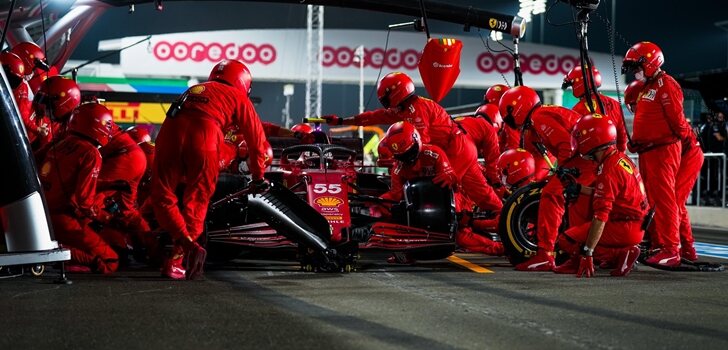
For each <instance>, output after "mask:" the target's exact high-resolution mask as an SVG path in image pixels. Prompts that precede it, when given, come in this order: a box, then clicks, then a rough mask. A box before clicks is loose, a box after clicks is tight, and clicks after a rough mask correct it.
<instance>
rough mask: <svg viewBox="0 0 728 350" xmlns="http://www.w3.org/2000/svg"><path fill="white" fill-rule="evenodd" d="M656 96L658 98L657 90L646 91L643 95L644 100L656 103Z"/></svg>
mask: <svg viewBox="0 0 728 350" xmlns="http://www.w3.org/2000/svg"><path fill="white" fill-rule="evenodd" d="M655 96H657V90H656V89H649V90H647V91H645V92H644V93H643V94H642V99H644V100H650V101H654V100H655Z"/></svg>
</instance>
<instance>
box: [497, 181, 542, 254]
mask: <svg viewBox="0 0 728 350" xmlns="http://www.w3.org/2000/svg"><path fill="white" fill-rule="evenodd" d="M544 184H545V183H544V182H535V183H532V184H529V185H527V186H524V187H521V188H520V189H518V190H516V191H515V192H513V194H511V195H510V196H509V197H508V199H507V200H506V203H505V204H504V205H503V210H502V211H501V216H500V222H499V227H498V235H499V236H500V239H501V242H503V247H504V248H505V253H506V257H507V258H508V261H510V262H511V264H513V265H516V264H519V263H521V262H523V261H526V260H527V259H528V258H529V257H530V256H532V255H534V254H536V249H538V246H537V239H536V230H535V227H536V220H537V218H538V204H539V201H540V199H541V190H542V189H543V187H544Z"/></svg>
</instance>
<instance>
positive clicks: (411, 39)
mask: <svg viewBox="0 0 728 350" xmlns="http://www.w3.org/2000/svg"><path fill="white" fill-rule="evenodd" d="M433 37H438V35H436V34H435V35H433ZM440 37H453V38H457V39H460V40H461V41H462V42H463V49H462V57H461V59H460V64H461V67H460V69H461V73H460V76H459V77H458V79H457V82H456V83H455V86H456V87H476V88H480V87H487V86H490V85H493V84H498V83H503V82H504V79H506V80H507V81H508V82H509V83H512V82H513V66H514V62H513V59H512V57H511V55H510V54H509V53H507V52H498V53H494V52H489V51H488V50H487V49H486V47H485V46H484V45H483V42H482V41H481V40H480V38H478V37H472V36H462V37H461V36H452V35H450V36H440ZM142 38H143V37H127V38H122V39H120V40H119V39H117V40H115V41H117V43H119V44H120V45H119V46H126V45H129V44H132V43H134V42H136V41H139V40H140V39H142ZM386 39H387V32H385V31H371V30H325V31H324V48H323V59H322V61H323V80H324V82H347V83H357V82H358V81H359V62H358V60H357V59H356V55H355V50H356V48H357V47H358V46H360V45H363V46H364V80H365V81H366V82H367V83H373V82H374V81H375V80H376V78H377V76H378V74H379V71H380V69H381V70H382V75H384V74H386V73H388V72H391V71H403V72H406V73H408V74H409V75H410V76H411V77H412V78H413V79H414V80H415V83H417V84H420V85H421V84H422V80H421V79H420V77H419V72H418V70H417V64H418V62H419V59H420V56H421V54H422V49H423V48H424V46H425V42H426V38H425V35H424V34H422V33H409V32H394V31H393V32H391V33H390V36H389V40H388V42H387V40H386ZM105 44H107V42H101V43H100V44H99V45H100V46H102V45H105ZM385 45H386V46H385ZM495 45H496V46H497V44H495ZM520 54H521V55H520V57H521V59H520V61H521V70H522V71H523V74H524V82H525V83H526V84H527V85H529V86H532V87H534V88H537V89H551V88H553V89H558V88H560V87H561V81H562V79H563V76H564V75H565V74H566V73H567V72H568V71H569V70H570V69H571V68H573V67H574V66H575V65H576V64H578V62H579V51H578V50H576V49H567V48H561V47H556V46H547V45H538V44H531V43H521V45H520ZM590 56H591V58H592V60H593V61H594V62H595V64H596V66H597V68H599V69H600V71H601V72H602V88H603V89H606V90H613V89H614V74H613V70H612V61H611V57H610V55H607V54H603V53H590ZM223 59H238V60H240V61H242V62H244V63H246V64H247V65H248V66H249V67H250V70H251V72H252V74H253V77H254V78H255V79H256V80H258V79H259V80H266V81H286V82H300V81H305V80H306V77H307V76H308V75H309V71H308V59H307V44H306V31H305V30H299V29H267V30H230V31H211V32H191V33H175V34H164V35H155V36H153V37H152V39H151V42H150V43H149V45H138V46H135V47H132V48H129V49H127V50H125V51H123V52H122V53H121V68H122V70H123V72H124V74H126V75H127V76H154V77H187V76H188V77H196V78H204V77H206V76H207V74H209V72H210V69H211V68H212V66H213V65H214V64H215V63H217V62H219V61H221V60H223ZM615 59H616V60H619V57H616V58H615ZM615 63H616V64H619V62H615ZM433 64H435V65H436V64H438V62H433ZM620 79H622V78H621V77H620ZM620 84H621V85H623V81H620Z"/></svg>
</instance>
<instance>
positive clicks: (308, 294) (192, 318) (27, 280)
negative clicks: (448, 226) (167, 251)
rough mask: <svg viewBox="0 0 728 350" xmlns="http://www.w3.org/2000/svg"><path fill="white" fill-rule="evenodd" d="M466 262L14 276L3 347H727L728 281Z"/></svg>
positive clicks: (715, 233)
mask: <svg viewBox="0 0 728 350" xmlns="http://www.w3.org/2000/svg"><path fill="white" fill-rule="evenodd" d="M696 237H697V238H698V240H699V241H701V242H706V243H715V244H726V243H728V232H722V231H720V230H712V231H711V230H699V231H697V232H696ZM457 257H459V258H460V259H461V260H457V259H451V260H454V261H451V260H440V261H434V262H421V263H418V264H416V265H414V266H399V265H389V264H387V263H386V262H382V261H381V260H370V261H368V260H366V257H365V258H364V261H363V265H362V266H361V268H360V269H359V270H358V271H356V272H353V273H348V274H323V273H307V272H300V271H299V270H298V266H297V265H296V264H295V263H294V262H271V261H260V260H238V261H235V262H234V263H231V264H226V265H225V266H215V267H211V268H210V269H208V271H206V279H205V280H203V281H191V282H186V281H181V282H177V281H169V280H166V279H163V278H161V277H159V273H158V272H157V271H154V270H150V269H132V270H129V271H123V272H120V273H117V274H116V275H114V276H111V277H104V276H98V275H79V274H76V275H71V276H70V277H71V279H72V280H73V284H71V285H57V284H53V280H54V279H55V277H56V273H55V272H54V271H49V272H47V273H46V274H45V275H43V276H41V277H29V276H26V277H18V278H9V279H3V280H0V315H2V316H1V317H0V329H2V337H0V349H44V348H53V349H100V348H103V349H121V348H123V349H200V348H201V349H231V348H234V349H248V348H250V349H273V348H274V349H312V348H316V349H330V348H336V349H526V348H529V349H530V348H538V349H645V348H646V349H728V272H717V273H711V272H667V271H661V270H655V269H652V268H649V267H645V266H639V267H638V269H637V270H636V271H633V273H632V274H631V275H629V276H628V277H626V278H610V277H608V271H604V270H601V271H597V276H596V277H595V278H591V279H577V278H574V276H572V275H556V274H553V273H524V272H517V271H514V270H513V268H512V267H511V266H510V265H509V264H508V263H507V262H506V261H505V260H504V259H503V258H494V257H483V256H481V255H476V254H461V253H458V254H457ZM704 260H705V261H714V262H724V263H726V260H721V259H717V258H705V259H704ZM468 263H470V264H468ZM464 265H467V266H464Z"/></svg>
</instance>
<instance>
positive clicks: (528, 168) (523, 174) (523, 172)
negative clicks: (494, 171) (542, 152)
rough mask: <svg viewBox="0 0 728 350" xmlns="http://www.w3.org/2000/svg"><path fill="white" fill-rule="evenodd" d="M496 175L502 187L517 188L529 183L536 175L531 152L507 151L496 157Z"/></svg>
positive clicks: (534, 162) (517, 149)
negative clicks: (499, 176) (499, 177)
mask: <svg viewBox="0 0 728 350" xmlns="http://www.w3.org/2000/svg"><path fill="white" fill-rule="evenodd" d="M497 166H498V173H499V174H500V175H501V183H502V184H503V185H504V186H509V187H519V186H521V185H523V184H524V183H527V182H531V180H533V176H534V174H535V173H536V161H535V160H534V159H533V155H531V152H528V151H526V150H525V149H522V148H516V149H509V150H506V151H505V152H503V153H502V154H501V155H500V157H498V165H497Z"/></svg>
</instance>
